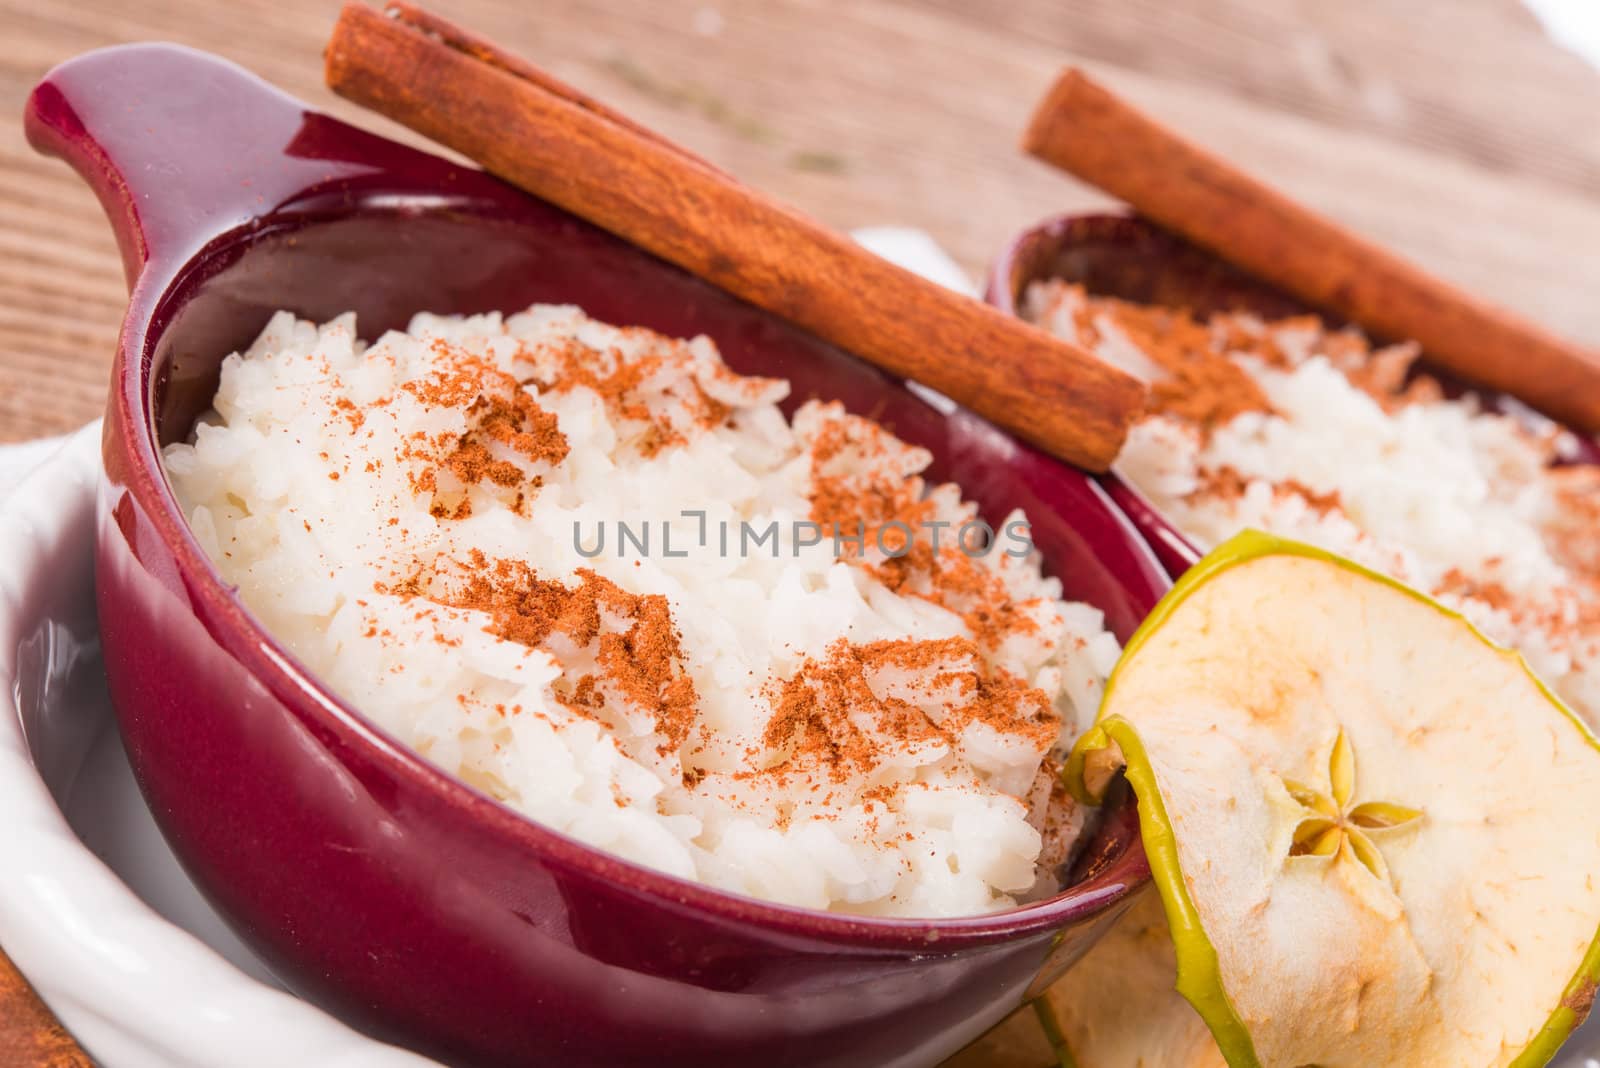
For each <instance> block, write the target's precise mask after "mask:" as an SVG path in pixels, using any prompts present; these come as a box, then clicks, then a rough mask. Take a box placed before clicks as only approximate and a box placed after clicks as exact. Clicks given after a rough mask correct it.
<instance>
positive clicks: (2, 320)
mask: <svg viewBox="0 0 1600 1068" xmlns="http://www.w3.org/2000/svg"><path fill="white" fill-rule="evenodd" d="M431 6H433V7H436V8H437V9H438V10H439V11H440V12H441V13H442V14H444V15H446V16H448V17H450V18H453V19H456V20H458V21H461V22H463V23H465V24H468V25H471V26H473V27H475V28H477V29H479V30H481V31H483V32H485V33H487V34H488V35H490V36H491V37H493V38H494V39H496V40H499V41H501V42H503V43H504V44H505V45H507V46H509V47H511V48H512V49H514V50H516V51H519V52H523V53H525V54H527V55H528V56H529V58H531V59H532V60H534V61H535V62H537V63H539V64H540V65H542V66H544V67H546V68H548V69H550V70H551V71H552V72H553V73H554V74H556V75H557V76H559V77H561V78H562V79H564V80H566V81H568V82H570V83H572V84H573V85H575V86H577V87H578V88H580V89H583V90H585V91H588V92H592V93H593V94H595V95H596V96H598V97H600V98H601V99H604V100H606V101H607V102H609V103H611V104H613V105H615V106H617V107H618V108H619V109H620V110H622V111H623V112H625V113H626V114H628V115H630V116H632V117H634V118H636V119H638V120H640V121H641V122H644V123H646V124H648V125H650V126H651V127H654V128H657V129H660V130H662V131H663V132H664V133H666V134H667V135H668V136H670V137H672V138H673V139H674V140H676V141H678V142H680V143H682V144H684V145H686V146H687V147H688V148H689V149H690V150H691V151H693V152H695V153H697V154H699V155H702V156H704V157H705V158H707V159H709V160H712V161H714V162H715V163H716V164H717V165H718V166H719V167H723V168H725V169H727V170H728V171H730V172H731V173H733V174H736V175H738V176H739V177H740V178H741V179H742V180H744V181H746V182H748V183H750V184H751V185H754V186H755V187H757V188H760V189H764V190H767V191H769V192H771V193H772V194H774V195H776V196H778V197H780V198H781V199H783V200H785V201H788V202H790V203H793V204H795V205H796V206H797V207H799V208H800V209H802V210H804V211H806V212H807V213H809V214H811V215H814V216H816V217H817V218H819V219H821V220H822V221H823V222H826V223H829V224H831V225H834V226H838V227H851V226H861V225H868V224H873V223H882V222H897V223H904V224H907V225H912V226H918V227H921V228H923V229H926V230H928V231H929V232H930V233H932V234H933V235H934V236H935V237H936V238H937V239H938V240H939V241H940V242H941V243H942V244H943V245H944V246H945V247H946V248H947V249H949V250H950V251H951V252H952V253H953V254H954V255H955V256H956V258H957V259H958V260H959V261H960V262H961V263H962V264H963V266H965V267H966V268H967V269H968V270H969V271H972V272H974V273H976V272H978V271H980V270H982V269H983V268H984V267H985V266H986V264H987V263H988V261H989V259H990V258H991V257H992V256H993V255H994V254H995V252H996V250H997V249H998V248H999V246H1000V244H1001V243H1002V242H1003V241H1005V240H1006V239H1007V237H1008V236H1009V235H1010V234H1012V233H1014V232H1015V231H1016V230H1018V229H1020V228H1022V227H1023V226H1025V225H1028V224H1029V223H1032V222H1034V221H1037V220H1038V219H1039V218H1041V217H1043V216H1044V215H1047V214H1049V213H1051V212H1056V211H1062V210H1084V209H1093V208H1098V207H1103V206H1105V205H1106V204H1107V203H1108V200H1107V199H1106V198H1105V196H1104V195H1102V194H1099V193H1097V192H1095V191H1092V190H1090V189H1088V188H1086V187H1084V186H1081V185H1078V184H1076V183H1074V182H1071V181H1069V180H1067V179H1064V178H1062V177H1061V176H1060V175H1059V174H1057V173H1055V172H1053V171H1052V170H1050V169H1049V168H1047V167H1045V166H1043V165H1042V164H1039V163H1037V162H1034V161H1031V160H1028V159H1026V158H1024V157H1023V156H1022V155H1021V153H1019V152H1018V151H1016V142H1017V138H1018V136H1019V135H1020V133H1021V130H1022V127H1023V124H1024V122H1025V121H1026V118H1027V114H1028V110H1029V109H1030V108H1031V106H1032V104H1033V102H1034V101H1036V100H1037V99H1038V98H1039V97H1040V95H1041V94H1042V93H1043V92H1044V90H1045V88H1046V87H1047V86H1048V85H1049V84H1050V82H1051V80H1052V79H1053V78H1054V76H1055V75H1056V73H1057V72H1058V71H1059V70H1060V68H1061V67H1062V66H1063V65H1064V64H1066V63H1068V62H1078V63H1082V64H1085V65H1087V66H1088V68H1089V69H1090V70H1091V72H1092V73H1094V74H1095V76H1096V77H1098V78H1101V79H1103V80H1104V81H1106V82H1107V84H1109V85H1110V86H1111V87H1112V88H1113V89H1115V90H1116V91H1117V92H1119V93H1121V94H1124V95H1126V96H1127V97H1128V98H1129V99H1130V100H1131V101H1132V102H1133V103H1134V104H1136V105H1138V106H1139V107H1141V108H1144V109H1146V110H1148V111H1149V112H1151V113H1152V114H1154V115H1155V116H1157V117H1158V118H1160V119H1162V120H1163V121H1165V122H1168V123H1170V124H1172V125H1174V126H1176V127H1177V128H1179V129H1181V130H1183V131H1185V132H1186V133H1187V134H1189V135H1190V136H1192V137H1193V138H1194V139H1195V140H1197V141H1199V142H1200V143H1202V144H1205V145H1207V146H1209V147H1211V148H1212V149H1214V150H1216V151H1219V152H1222V153H1225V154H1226V155H1228V156H1229V157H1230V158H1233V159H1235V160H1236V161H1237V162H1238V163H1239V164H1240V165H1242V166H1243V167H1245V168H1246V169H1247V170H1249V171H1251V172H1252V173H1257V174H1260V175H1261V176H1262V177H1263V178H1265V179H1266V180H1268V181H1270V182H1272V183H1273V184H1275V185H1278V186H1279V187H1281V188H1283V189H1284V190H1286V191H1287V192H1289V193H1291V194H1292V195H1294V196H1296V197H1298V198H1300V199H1302V200H1304V201H1305V202H1307V203H1308V204H1310V205H1311V206H1312V207H1315V208H1316V209H1318V210H1320V211H1324V212H1326V213H1327V214H1329V215H1331V216H1332V217H1334V218H1335V219H1337V220H1339V221H1340V222H1343V223H1345V224H1347V225H1349V226H1351V227H1352V228H1354V229H1355V230H1356V231H1358V232H1360V233H1363V234H1365V235H1367V236H1369V237H1372V238H1374V239H1376V240H1379V241H1382V242H1385V243H1388V244H1390V245H1392V246H1394V247H1395V248H1396V249H1398V250H1399V251H1400V252H1402V253H1403V254H1405V255H1407V256H1409V257H1412V258H1415V259H1416V260H1418V261H1419V262H1420V263H1422V264H1423V265H1424V266H1426V267H1428V268H1429V269H1431V270H1435V271H1437V272H1439V273H1440V274H1442V275H1444V276H1445V277H1446V278H1448V279H1450V280H1452V281H1454V282H1457V283H1459V284H1462V285H1464V286H1467V287H1468V288H1471V289H1474V290H1477V291H1480V292H1482V293H1484V294H1486V295H1492V296H1494V297H1495V298H1496V299H1497V300H1499V301H1501V302H1504V303H1506V304H1508V305H1510V306H1513V307H1515V308H1518V309H1520V310H1522V311H1523V312H1524V313H1526V314H1527V315H1529V316H1530V317H1532V318H1534V319H1535V320H1537V321H1540V322H1542V323H1544V324H1545V325H1546V326H1548V327H1550V328H1551V329H1553V330H1555V331H1557V332H1558V333H1561V334H1563V335H1564V336H1567V337H1569V338H1572V339H1575V340H1578V341H1583V342H1588V343H1600V300H1596V299H1594V285H1595V280H1596V279H1600V75H1597V74H1596V73H1595V72H1594V71H1592V70H1590V69H1589V68H1587V67H1585V66H1584V65H1583V64H1582V63H1581V61H1579V60H1578V59H1577V58H1576V57H1573V56H1571V55H1568V54H1567V53H1565V52H1563V51H1561V50H1560V49H1558V48H1557V47H1556V46H1554V45H1553V44H1551V43H1550V42H1549V41H1548V40H1546V39H1545V38H1544V37H1543V36H1542V34H1541V33H1540V31H1539V30H1538V28H1537V26H1536V25H1535V24H1534V23H1533V21H1532V19H1531V18H1530V17H1529V16H1528V15H1527V13H1526V12H1525V11H1523V9H1522V8H1521V7H1520V5H1519V4H1518V3H1517V0H1470V2H1462V0H1407V2H1406V3H1394V2H1393V0H1345V2H1342V3H1327V2H1326V0H1072V2H1070V3H1061V2H1059V0H1009V2H1007V3H1003V4H1002V3H996V2H992V0H990V2H975V0H921V2H917V3H913V2H910V0H853V2H849V3H846V2H844V0H832V2H830V0H762V2H752V0H746V2H740V3H733V2H730V0H544V2H541V3H539V4H537V5H529V4H527V3H525V2H523V0H433V3H432V5H431ZM337 7H338V5H337V2H336V0H232V2H229V3H220V4H219V3H204V2H201V0H132V2H130V0H76V2H74V3H71V4H67V3H45V4H40V3H37V2H36V0H0V111H3V113H4V114H5V115H7V116H9V119H7V120H6V121H0V374H3V379H0V382H3V388H0V440H16V439H20V438H25V437H31V436H34V435H38V434H43V433H53V432H58V431H62V430H66V429H69V428H71V427H74V426H77V425H79V424H80V423H82V422H84V421H85V420H87V419H91V418H93V417H94V416H96V415H97V414H98V413H99V411H100V408H101V406H102V403H103V401H104V396H105V376H106V374H107V371H108V369H109V367H110V361H111V352H112V348H113V345H114V343H115V338H116V331H117V326H118V323H119V320H120V318H121V314H122V306H123V301H124V297H125V294H124V291H123V283H122V272H121V267H120V263H119V260H118V258H117V255H116V251H115V249H114V248H113V246H112V242H111V238H110V234H109V232H108V230H107V228H106V226H105V224H104V222H103V220H102V219H101V217H100V213H99V208H98V207H97V205H96V204H95V202H94V198H93V196H92V195H91V194H90V193H89V192H88V190H87V189H86V188H84V187H83V186H82V185H81V184H80V183H79V182H78V181H77V179H76V178H75V177H74V176H73V175H72V174H71V173H70V172H68V170H67V169H66V167H65V166H63V165H61V164H59V163H56V162H54V161H50V160H43V159H40V158H38V157H36V156H34V155H33V154H32V153H31V152H30V151H29V150H28V148H27V145H26V144H25V143H24V141H23V138H22V131H21V124H20V122H19V121H18V116H20V114H21V110H22V101H23V99H24V96H25V95H26V93H27V91H28V89H29V88H30V87H31V86H32V85H33V83H34V82H35V81H37V80H38V78H39V77H40V76H42V75H43V74H44V73H45V71H47V70H48V69H49V68H50V67H51V66H52V65H53V64H55V63H56V62H59V61H60V60H63V59H66V58H68V57H70V56H72V55H75V54H77V53H79V52H82V51H85V50H87V49H90V48H96V47H100V46H103V45H108V44H117V43H123V42H129V41H141V40H171V41H178V42H180V43H183V44H188V45H193V46H195V47H198V48H204V49H208V50H211V51H214V52H218V53H220V54H222V55H224V56H227V57H228V58H230V59H233V60H235V61H237V62H239V63H242V64H244V65H245V66H247V67H249V68H250V69H252V70H254V71H256V72H257V73H258V74H261V75H262V76H264V77H266V78H268V79H271V80H272V81H274V82H277V83H278V84H280V85H282V86H283V87H284V88H286V89H288V90H289V91H290V92H293V93H296V94H297V95H299V96H301V97H303V98H305V99H307V100H309V101H310V102H312V103H313V104H314V105H315V106H317V107H319V108H322V109H324V110H328V111H330V112H332V113H334V114H338V115H341V116H343V117H346V118H351V119H353V120H354V121H357V122H363V123H368V124H370V125H372V126H374V127H375V128H377V129H380V130H381V131H382V132H384V133H386V134H389V135H391V136H399V137H401V138H402V139H407V138H408V137H409V135H408V134H406V133H405V132H404V131H402V130H399V128H398V127H396V126H394V125H393V124H386V123H384V122H382V121H381V120H374V119H373V118H371V117H370V116H368V115H363V114H362V113H360V111H359V109H356V108H354V107H353V106H351V105H348V104H346V103H344V102H342V101H339V100H337V99H336V98H334V97H333V95H332V94H331V93H329V92H328V91H327V90H326V89H324V88H323V86H322V66H321V60H320V53H321V49H322V45H323V42H324V41H325V40H326V39H327V36H328V32H329V30H330V29H331V27H332V25H333V21H334V18H335V16H336V15H337ZM410 139H412V140H415V138H410ZM0 967H3V965H0ZM11 989H12V988H11V987H10V986H7V985H5V984H4V983H0V991H9V990H11ZM16 1011H19V1010H16V1009H14V1008H13V1002H12V1001H11V1000H10V998H8V997H5V996H4V995H3V994H0V1021H3V1020H9V1019H10V1018H11V1015H12V1013H13V1012H16ZM19 1018H20V1017H19ZM1015 1026H1023V1023H1019V1024H1017V1025H1015ZM28 1033H29V1034H31V1032H28ZM9 1036H10V1033H9V1032H7V1031H6V1030H5V1027H4V1025H3V1024H0V1064H5V1065H7V1066H10V1065H13V1064H15V1065H18V1066H19V1068H22V1066H28V1065H38V1064H52V1062H51V1061H49V1060H48V1059H44V1060H41V1059H40V1058H39V1056H38V1050H37V1049H36V1048H28V1047H26V1046H18V1045H14V1044H13V1043H12V1039H11V1037H9ZM19 1050H20V1051H24V1052H18V1051H19ZM983 1052H984V1051H979V1050H975V1051H973V1053H972V1054H971V1058H972V1059H969V1060H968V1061H967V1062H966V1063H967V1064H971V1065H972V1066H973V1068H978V1066H980V1065H982V1066H986V1068H1000V1066H999V1065H996V1064H994V1063H993V1062H992V1061H990V1060H988V1059H986V1058H984V1057H983V1055H982V1054H983ZM30 1058H31V1059H30ZM55 1063H65V1064H76V1063H80V1062H74V1061H65V1062H55ZM1005 1068H1012V1066H1010V1065H1006V1066H1005ZM1015 1068H1044V1062H1040V1064H1038V1065H1037V1066H1035V1065H1033V1064H1031V1063H1027V1064H1023V1063H1019V1064H1017V1065H1016V1066H1015Z"/></svg>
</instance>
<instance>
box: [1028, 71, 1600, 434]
mask: <svg viewBox="0 0 1600 1068" xmlns="http://www.w3.org/2000/svg"><path fill="white" fill-rule="evenodd" d="M1023 144H1024V147H1025V148H1026V149H1027V150H1028V151H1029V152H1031V153H1032V154H1033V155H1035V156H1037V157H1039V158H1040V159H1042V160H1044V161H1045V162H1047V163H1051V164H1054V165H1055V166H1057V167H1060V168H1061V169H1062V170H1064V171H1067V172H1069V173H1070V174H1073V175H1075V176H1077V177H1078V178H1081V179H1083V180H1084V181H1086V182H1089V183H1090V184H1092V185H1095V186H1098V187H1099V188H1101V189H1104V190H1105V191H1106V192H1108V193H1111V194H1112V195H1113V196H1116V197H1119V198H1121V199H1122V200H1125V201H1127V202H1128V203H1129V204H1130V205H1132V206H1133V207H1134V209H1135V210H1137V211H1138V212H1139V213H1140V214H1141V215H1144V216H1146V217H1147V218H1149V219H1151V220H1153V221H1155V222H1157V223H1159V224H1161V225H1162V226H1164V227H1166V228H1167V229H1169V230H1172V231H1174V232H1175V233H1178V234H1181V235H1182V236H1184V237H1186V238H1188V239H1189V240H1190V241H1193V242H1194V243H1195V244H1197V245H1201V246H1203V247H1205V248H1207V249H1209V250H1211V251H1212V252H1214V253H1216V254H1217V255H1219V256H1221V257H1222V258H1223V259H1225V260H1228V261H1229V262H1231V263H1234V264H1236V265H1237V266H1239V267H1242V268H1244V269H1245V270H1246V271H1249V272H1250V273H1252V274H1255V275H1257V276H1258V277H1260V278H1262V279H1264V280H1266V281H1268V282H1270V283H1272V284H1273V285H1276V286H1279V287H1281V288H1283V289H1285V290H1287V291H1289V292H1290V293H1293V294H1294V295H1295V296H1297V297H1299V298H1300V299H1302V300H1304V301H1306V302H1307V303H1308V304H1311V305H1314V306H1316V307H1318V308H1322V309H1324V310H1327V311H1331V312H1334V313H1337V314H1339V315H1341V316H1343V317H1345V318H1347V319H1349V320H1351V321H1352V322H1354V323H1356V324H1358V325H1359V326H1362V327H1364V328H1366V329H1367V330H1368V331H1370V332H1371V333H1374V334H1377V335H1379V336H1381V337H1384V338H1387V339H1389V340H1395V341H1399V340H1414V341H1416V342H1418V343H1419V344H1421V346H1422V348H1423V350H1424V351H1425V352H1426V353H1427V356H1428V359H1429V360H1430V361H1431V362H1432V363H1434V364H1435V365H1437V366H1439V367H1442V368H1445V369H1447V370H1449V371H1451V372H1454V373H1455V374H1457V375H1459V376H1460V377H1461V378H1463V379H1465V380H1467V381H1470V382H1472V383H1475V384H1477V385H1481V386H1487V387H1489V388H1491V389H1497V390H1501V391H1503V392H1505V393H1509V394H1511V395H1513V396H1516V397H1519V398H1521V399H1522V400H1523V401H1525V402H1527V403H1528V404H1530V405H1532V406H1533V407H1535V408H1538V409H1539V410H1541V411H1543V412H1545V413H1546V414H1547V415H1550V416H1552V417H1553V418H1556V419H1560V420H1562V421H1563V422H1566V423H1567V424H1569V425H1570V426H1572V427H1573V428H1575V429H1578V430H1582V431H1587V432H1589V433H1596V432H1600V354H1597V353H1596V352H1593V351H1590V350H1585V349H1583V348H1580V347H1579V346H1577V345H1574V344H1571V343H1569V342H1566V341H1563V340H1562V339H1561V338H1558V337H1556V336H1554V335H1553V334H1551V333H1549V332H1548V331H1546V330H1544V329H1542V328H1541V327H1539V326H1537V325H1535V324H1534V323H1531V322H1528V321H1526V320H1524V319H1522V318H1521V317H1519V316H1516V315H1514V314H1512V313H1510V312H1508V311H1504V310H1502V309H1499V308H1496V307H1493V306H1491V305H1489V304H1487V303H1486V302H1484V301H1481V300H1479V299H1477V298H1475V297H1473V296H1471V295H1469V294H1467V293H1464V292H1462V291H1461V290H1459V289H1457V288H1455V287H1453V286H1451V285H1449V284H1448V283H1446V282H1444V281H1442V280H1441V279H1439V278H1436V277H1434V276H1433V275H1431V274H1428V273H1427V272H1425V271H1423V270H1422V269H1421V268H1419V267H1417V266H1415V265H1413V264H1411V263H1408V262H1406V261H1405V260H1403V259H1401V258H1400V257H1399V256H1397V255H1395V254H1394V253H1392V252H1389V251H1388V250H1386V249H1384V248H1382V247H1380V246H1378V245H1376V244H1373V243H1372V242H1370V241H1366V240H1363V239H1362V238H1360V237H1357V236H1356V235H1355V234H1353V233H1351V232H1350V231H1348V230H1346V229H1344V228H1343V227H1341V226H1339V225H1338V224H1337V223H1335V222H1333V221H1331V220H1329V219H1327V218H1324V217H1323V216H1321V215H1318V214H1317V213H1315V212H1313V211H1311V210H1310V209H1308V208H1305V207H1303V206H1301V205H1299V204H1297V203H1295V202H1294V201H1292V200H1290V199H1289V198H1287V197H1285V196H1283V195H1282V194H1280V193H1278V192H1276V191H1275V190H1273V189H1271V188H1269V187H1267V186H1266V185H1264V184H1262V183H1261V182H1259V181H1257V180H1255V179H1254V178H1251V177H1250V176H1248V175H1246V174H1244V173H1243V172H1241V171H1240V170H1238V169H1237V168H1235V167H1233V166H1232V165H1231V164H1229V163H1227V162H1226V161H1224V160H1222V159H1221V158H1219V157H1217V156H1215V155H1213V154H1211V153H1209V152H1207V151H1205V150H1204V149H1202V148H1200V147H1199V146H1197V145H1194V144H1192V143H1190V142H1188V141H1186V140H1184V139H1183V138H1181V137H1179V136H1178V135H1177V134H1175V133H1173V132H1172V131H1171V130H1169V129H1167V128H1166V127H1164V126H1163V125H1161V124H1160V123H1158V122H1156V121H1155V120H1154V119H1152V118H1150V117H1149V116H1148V115H1146V114H1144V113H1143V112H1141V111H1139V110H1138V109H1136V108H1134V107H1132V106H1131V105H1129V104H1128V103H1126V102H1125V101H1123V100H1121V99H1119V98H1118V97H1117V96H1115V95H1114V94H1112V93H1111V92H1109V91H1108V90H1106V89H1105V88H1103V87H1102V86H1100V85H1098V84H1097V83H1095V82H1094V81H1093V80H1092V79H1090V78H1089V77H1088V76H1087V75H1086V74H1084V73H1083V72H1082V71H1078V70H1068V71H1067V72H1066V73H1064V74H1063V75H1062V76H1061V78H1060V79H1059V80H1058V81H1057V82H1056V84H1055V85H1054V86H1053V87H1052V88H1051V90H1050V92H1049V94H1048V95H1047V96H1046V97H1045V98H1044V100H1043V101H1041V102H1040V104H1039V106H1038V109H1037V110H1036V111H1035V112H1034V116H1033V121H1032V123H1031V125H1030V126H1029V127H1028V131H1027V134H1026V135H1025V137H1024V142H1023Z"/></svg>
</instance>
